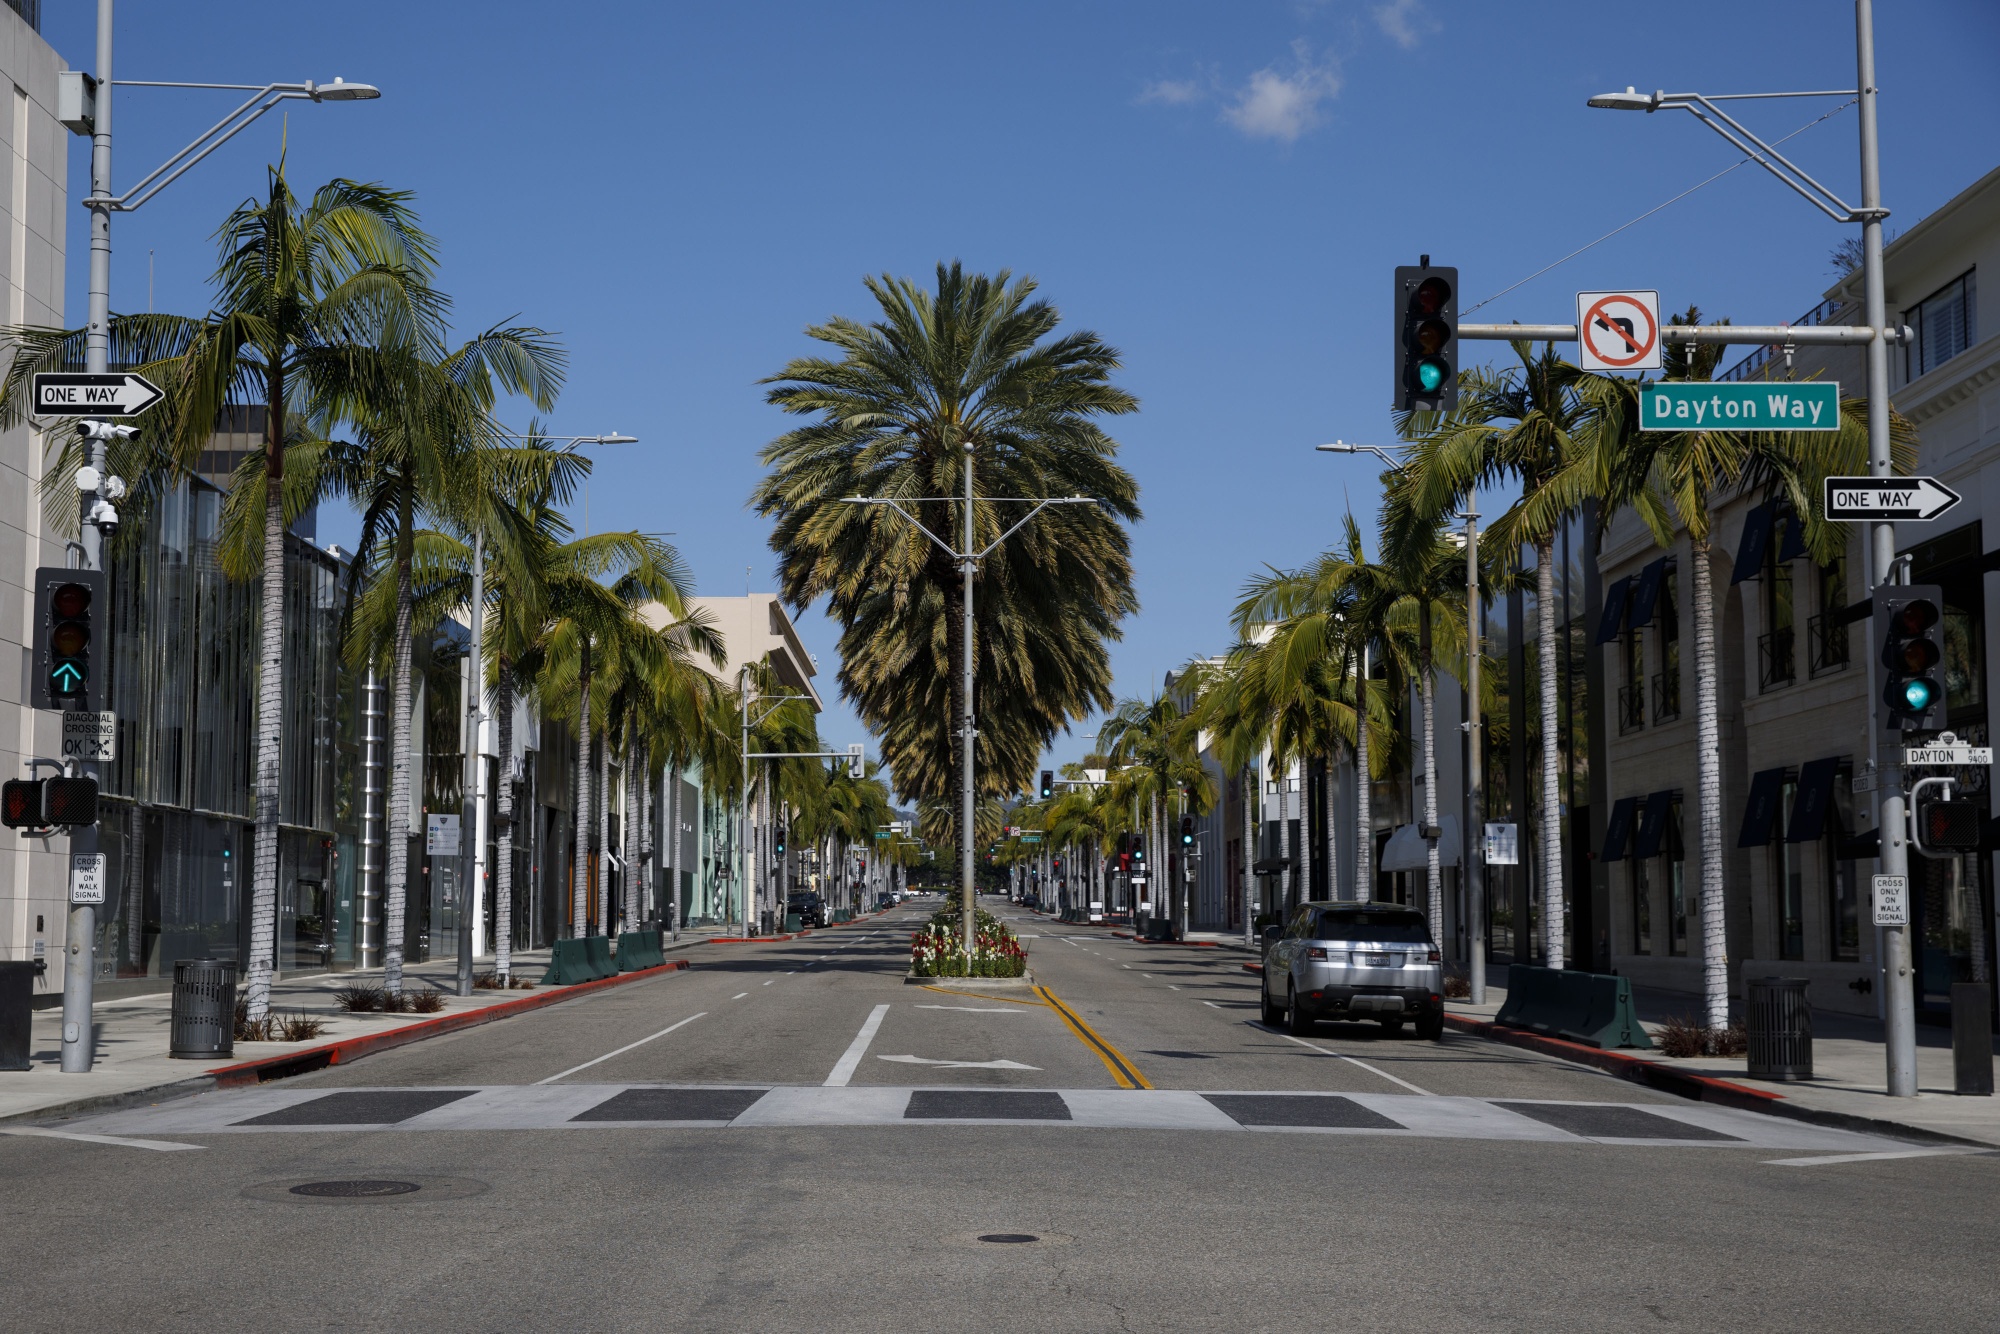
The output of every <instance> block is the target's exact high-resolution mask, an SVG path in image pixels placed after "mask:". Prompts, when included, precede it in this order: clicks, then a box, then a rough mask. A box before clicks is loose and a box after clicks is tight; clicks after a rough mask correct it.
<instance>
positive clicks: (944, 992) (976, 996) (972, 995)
mask: <svg viewBox="0 0 2000 1334" xmlns="http://www.w3.org/2000/svg"><path fill="white" fill-rule="evenodd" d="M924 990H925V991H935V992H937V993H938V995H940V996H965V997H968V998H969V999H972V1000H986V1001H1004V1002H1006V1003H1007V1004H1009V1005H1040V1004H1041V1003H1042V1002H1041V1001H1038V1000H1015V999H1014V998H1013V997H1012V996H987V995H983V994H981V993H980V992H977V991H953V990H952V989H951V988H950V987H933V986H929V985H926V986H925V987H924Z"/></svg>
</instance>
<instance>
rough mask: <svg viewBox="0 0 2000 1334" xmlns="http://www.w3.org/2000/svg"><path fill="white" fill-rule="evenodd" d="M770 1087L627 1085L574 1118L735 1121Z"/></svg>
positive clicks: (590, 1119) (572, 1118) (574, 1119)
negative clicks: (723, 1087) (631, 1087)
mask: <svg viewBox="0 0 2000 1334" xmlns="http://www.w3.org/2000/svg"><path fill="white" fill-rule="evenodd" d="M769 1092H770V1090H769V1089H645V1088H640V1089H626V1090H625V1091H624V1092H622V1093H620V1094H618V1095H616V1096H615V1097H610V1098H606V1099H605V1100H604V1101H603V1102H600V1103H598V1104H597V1105H596V1106H595V1107H592V1108H589V1109H587V1110H585V1111H581V1112H578V1113H577V1114H576V1115H575V1116H572V1117H571V1118H570V1120H572V1121H734V1120H735V1119H736V1118H737V1117H739V1116H741V1115H743V1113H744V1112H746V1111H748V1110H749V1109H750V1107H751V1105H752V1104H753V1103H755V1102H756V1101H757V1099H759V1098H761V1097H763V1096H764V1095H765V1094H766V1093H769Z"/></svg>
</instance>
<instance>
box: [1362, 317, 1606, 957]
mask: <svg viewBox="0 0 2000 1334" xmlns="http://www.w3.org/2000/svg"><path fill="white" fill-rule="evenodd" d="M1512 346H1513V348H1514V353H1515V355H1516V356H1517V357H1519V358H1520V360H1521V365H1520V366H1519V367H1518V368H1510V369H1507V370H1504V371H1489V370H1486V369H1484V368H1475V369H1472V370H1468V371H1463V372H1461V373H1460V375H1459V406H1458V409H1457V411H1455V412H1453V413H1451V414H1449V415H1447V416H1444V417H1438V416H1436V415H1434V414H1429V413H1419V414H1407V413H1406V414H1402V415H1401V417H1400V418H1399V420H1398V423H1397V424H1398V429H1399V431H1400V432H1401V433H1402V434H1403V435H1404V436H1405V438H1407V439H1408V440H1409V442H1410V443H1409V445H1408V446H1407V447H1406V449H1405V453H1404V464H1403V469H1402V476H1401V478H1400V489H1401V490H1402V493H1403V498H1404V499H1403V503H1404V504H1406V505H1407V506H1408V509H1409V511H1410V512H1411V513H1413V514H1417V515H1429V516H1433V517H1437V516H1442V515H1445V514H1448V513H1450V512H1451V511H1452V510H1454V509H1455V508H1457V506H1458V505H1460V504H1461V503H1462V502H1463V501H1464V500H1465V498H1466V497H1468V496H1470V495H1471V494H1473V493H1474V492H1475V491H1477V490H1478V489H1479V488H1481V487H1486V486H1498V485H1502V484H1513V485H1517V486H1519V488H1520V491H1521V497H1520V499H1519V500H1517V501H1515V502H1514V503H1513V504H1512V505H1511V506H1509V507H1508V509H1507V511H1506V512H1505V513H1504V514H1502V515H1501V516H1500V518H1499V519H1498V520H1497V521H1496V522H1495V523H1494V524H1493V526H1492V527H1491V529H1490V530H1489V536H1490V537H1491V538H1492V549H1493V551H1494V552H1495V553H1496V557H1497V558H1499V559H1503V560H1504V559H1506V558H1508V557H1509V556H1510V555H1511V554H1512V553H1516V552H1518V551H1519V550H1520V549H1521V547H1522V546H1523V545H1531V546H1533V547H1534V549H1535V612H1536V616H1537V619H1538V621H1539V625H1538V627H1537V639H1536V645H1535V647H1536V654H1537V660H1538V664H1539V667H1540V677H1541V679H1540V682H1539V686H1540V695H1541V698H1540V713H1541V725H1542V756H1541V760H1542V765H1541V811H1540V816H1541V832H1540V844H1541V846H1540V853H1541V863H1542V866H1541V871H1542V874H1541V880H1542V929H1543V941H1544V944H1543V948H1544V950H1545V952H1546V960H1545V962H1546V963H1547V965H1548V966H1549V967H1551V968H1561V967H1563V966H1564V964H1565V957H1564V956H1565V926H1566V921H1567V912H1566V908H1565V898H1564V892H1563V864H1564V863H1563V855H1562V817H1563V810H1564V807H1565V805H1566V803H1565V802H1564V800H1563V794H1562V747H1561V745H1560V744H1559V742H1558V740H1557V737H1558V731H1557V728H1558V721H1557V694H1556V670H1557V663H1556V620H1555V617H1556V609H1555V541H1556V535H1557V534H1558V533H1559V532H1560V531H1561V529H1562V526H1563V524H1564V523H1565V522H1567V521H1568V519H1569V518H1570V517H1571V516H1573V515H1575V514H1577V513H1579V512H1580V511H1581V510H1582V509H1583V507H1584V505H1585V504H1586V503H1587V502H1589V501H1591V500H1593V499H1603V498H1605V497H1607V495H1608V494H1609V493H1610V490H1611V481H1610V477H1609V466H1610V453H1611V451H1609V450H1608V449H1605V448H1601V447H1600V440H1601V439H1604V438H1608V436H1610V435H1616V434H1618V433H1619V432H1620V431H1622V429H1623V422H1624V419H1625V414H1624V412H1623V409H1622V406H1621V404H1622V402H1623V397H1622V396H1623V395H1624V394H1625V393H1626V392H1627V391H1626V390H1625V389H1624V388H1623V387H1622V386H1621V384H1620V382H1618V381H1617V380H1614V379H1612V378H1611V377H1608V376H1602V375H1596V374H1592V373H1589V372H1586V371H1582V370H1579V369H1577V368H1576V367H1575V366H1573V365H1571V364H1570V363H1569V362H1567V361H1564V360H1563V359H1562V358H1561V357H1560V356H1558V355H1557V354H1556V350H1555V346H1554V345H1553V344H1550V345H1548V346H1546V347H1544V349H1543V350H1542V352H1541V354H1540V355H1536V354H1535V352H1534V350H1533V349H1532V348H1531V347H1530V345H1529V344H1527V343H1525V342H1516V343H1514V344H1513V345H1512Z"/></svg>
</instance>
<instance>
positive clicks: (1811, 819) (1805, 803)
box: [1785, 757, 1840, 843]
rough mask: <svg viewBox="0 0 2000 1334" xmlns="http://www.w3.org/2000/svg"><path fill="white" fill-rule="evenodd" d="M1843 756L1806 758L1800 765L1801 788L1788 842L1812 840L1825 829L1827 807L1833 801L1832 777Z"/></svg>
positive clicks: (1794, 809)
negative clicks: (1820, 758) (1839, 757)
mask: <svg viewBox="0 0 2000 1334" xmlns="http://www.w3.org/2000/svg"><path fill="white" fill-rule="evenodd" d="M1839 769H1840V760H1839V759H1838V758H1837V757H1836V758H1834V759H1827V760H1807V761H1806V762H1805V763H1804V764H1802V765H1800V766H1799V791H1798V795H1797V796H1795V797H1793V798H1792V822H1791V824H1789V825H1787V826H1786V828H1785V842H1787V843H1811V842H1814V841H1816V840H1817V839H1818V838H1819V837H1820V835H1822V834H1824V833H1825V832H1826V812H1827V808H1828V807H1830V806H1832V805H1833V779H1834V775H1835V774H1836V773H1837V772H1839Z"/></svg>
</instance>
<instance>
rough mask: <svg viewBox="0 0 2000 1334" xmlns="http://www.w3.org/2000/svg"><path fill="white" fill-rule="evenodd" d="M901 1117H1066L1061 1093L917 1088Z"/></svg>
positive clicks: (1021, 1119)
mask: <svg viewBox="0 0 2000 1334" xmlns="http://www.w3.org/2000/svg"><path fill="white" fill-rule="evenodd" d="M903 1119H904V1120H905V1121H1067V1120H1069V1119H1070V1115H1069V1104H1068V1103H1066V1102H1064V1101H1063V1097H1062V1094H1060V1093H1053V1092H1047V1091H1043V1090H1032V1091H1030V1090H1024V1089H917V1090H916V1091H915V1092H913V1093H911V1094H910V1101H909V1104H908V1105H907V1106H905V1107H904V1108H903Z"/></svg>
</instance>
